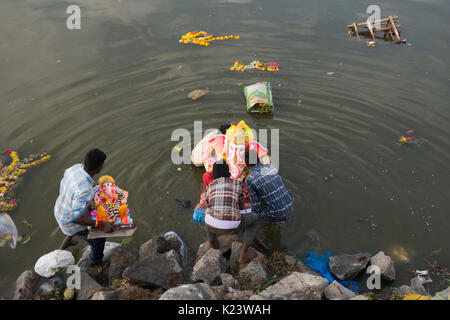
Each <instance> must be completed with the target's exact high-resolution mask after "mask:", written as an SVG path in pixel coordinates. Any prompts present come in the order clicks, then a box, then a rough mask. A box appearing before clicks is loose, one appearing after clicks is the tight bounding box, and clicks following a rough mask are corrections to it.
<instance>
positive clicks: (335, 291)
mask: <svg viewBox="0 0 450 320" xmlns="http://www.w3.org/2000/svg"><path fill="white" fill-rule="evenodd" d="M324 294H325V297H326V298H327V299H328V300H349V299H351V298H353V297H355V294H354V293H353V292H352V291H351V290H349V289H347V288H346V287H344V286H343V285H341V284H340V283H339V282H337V281H336V280H335V281H333V282H332V283H330V284H329V285H328V287H326V288H325V290H324Z"/></svg>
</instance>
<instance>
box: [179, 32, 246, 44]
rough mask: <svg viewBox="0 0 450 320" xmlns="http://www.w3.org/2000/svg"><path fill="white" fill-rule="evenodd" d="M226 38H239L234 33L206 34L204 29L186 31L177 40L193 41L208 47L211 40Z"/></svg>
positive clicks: (185, 42) (183, 41)
mask: <svg viewBox="0 0 450 320" xmlns="http://www.w3.org/2000/svg"><path fill="white" fill-rule="evenodd" d="M228 39H236V40H237V39H239V36H235V35H228V36H222V37H215V36H214V35H212V34H208V33H207V32H206V31H199V32H195V31H191V32H188V33H186V34H185V35H184V36H181V39H180V40H179V41H178V42H179V43H184V44H188V43H194V44H197V45H199V46H204V47H208V46H209V45H211V42H212V41H216V40H228Z"/></svg>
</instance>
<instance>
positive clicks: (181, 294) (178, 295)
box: [159, 283, 217, 300]
mask: <svg viewBox="0 0 450 320" xmlns="http://www.w3.org/2000/svg"><path fill="white" fill-rule="evenodd" d="M159 300H217V298H216V296H215V295H214V292H213V291H212V289H211V287H210V286H209V285H207V284H206V283H196V284H186V285H182V286H179V287H176V288H172V289H169V290H167V291H166V292H164V293H163V294H162V295H161V297H160V298H159Z"/></svg>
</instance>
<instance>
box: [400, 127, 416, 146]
mask: <svg viewBox="0 0 450 320" xmlns="http://www.w3.org/2000/svg"><path fill="white" fill-rule="evenodd" d="M405 133H406V136H401V137H400V138H398V140H397V142H398V143H399V144H411V143H417V141H418V139H417V137H416V136H415V134H416V132H415V131H414V130H408V131H406V132H405Z"/></svg>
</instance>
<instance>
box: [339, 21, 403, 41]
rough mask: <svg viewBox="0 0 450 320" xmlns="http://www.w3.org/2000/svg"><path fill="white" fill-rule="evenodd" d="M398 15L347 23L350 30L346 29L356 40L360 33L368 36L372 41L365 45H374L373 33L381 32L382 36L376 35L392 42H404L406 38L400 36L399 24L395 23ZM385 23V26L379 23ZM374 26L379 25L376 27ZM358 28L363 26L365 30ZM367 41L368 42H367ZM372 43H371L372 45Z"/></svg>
mask: <svg viewBox="0 0 450 320" xmlns="http://www.w3.org/2000/svg"><path fill="white" fill-rule="evenodd" d="M397 20H398V16H389V17H388V18H384V19H380V20H375V19H374V20H372V21H370V20H369V19H367V21H366V22H361V23H355V22H354V23H353V24H349V25H348V26H347V28H349V29H350V30H349V31H347V33H348V34H351V35H353V36H356V37H357V38H358V40H360V37H359V36H360V35H362V36H370V37H371V38H372V40H373V41H371V42H370V45H367V46H375V38H376V36H375V33H376V32H383V33H384V35H383V37H382V38H381V37H378V38H380V39H384V40H386V41H392V42H394V43H406V39H401V38H400V34H401V32H400V26H401V25H400V24H397ZM382 23H386V26H384V27H382V26H381V24H382ZM376 26H380V27H379V28H376ZM358 28H365V30H361V29H358ZM394 36H395V38H396V39H394ZM367 43H369V42H367ZM372 44H373V45H372Z"/></svg>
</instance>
